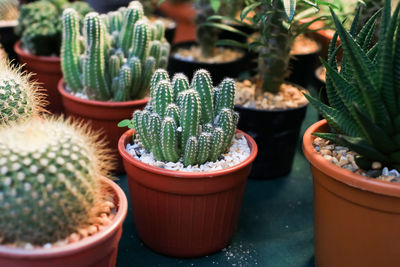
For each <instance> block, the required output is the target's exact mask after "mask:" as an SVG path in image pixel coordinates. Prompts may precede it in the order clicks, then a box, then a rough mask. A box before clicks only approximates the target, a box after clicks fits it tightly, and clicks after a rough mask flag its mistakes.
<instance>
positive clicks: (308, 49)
mask: <svg viewBox="0 0 400 267" xmlns="http://www.w3.org/2000/svg"><path fill="white" fill-rule="evenodd" d="M318 50H319V45H318V43H317V42H316V41H315V40H313V39H311V38H309V37H307V36H304V35H299V36H297V37H296V39H295V40H294V42H293V45H292V49H291V50H290V54H291V55H294V56H295V55H306V54H311V53H314V52H317V51H318Z"/></svg>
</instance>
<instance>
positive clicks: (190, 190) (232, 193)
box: [118, 130, 257, 257]
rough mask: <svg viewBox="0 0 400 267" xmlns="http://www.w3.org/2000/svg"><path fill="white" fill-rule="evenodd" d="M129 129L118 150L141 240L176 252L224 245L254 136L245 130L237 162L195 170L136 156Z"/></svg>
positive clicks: (254, 151)
mask: <svg viewBox="0 0 400 267" xmlns="http://www.w3.org/2000/svg"><path fill="white" fill-rule="evenodd" d="M239 132H240V131H239ZM132 133H133V130H129V131H127V132H125V133H124V134H123V135H122V137H121V138H120V140H119V143H118V149H119V152H120V153H121V155H122V157H123V161H124V166H125V170H126V172H127V175H128V183H129V192H130V196H131V203H132V210H133V216H134V220H135V224H136V230H137V232H138V235H139V236H140V238H141V239H142V240H143V242H144V243H145V244H146V245H147V246H149V247H150V248H151V249H153V250H154V251H156V252H159V253H162V254H166V255H169V256H175V257H197V256H203V255H207V254H210V253H213V252H216V251H218V250H220V249H222V248H224V247H226V246H227V245H228V244H229V242H230V240H231V239H232V236H233V233H234V231H235V228H236V225H237V221H238V219H239V213H240V208H241V205H242V198H243V193H244V190H245V187H246V180H247V176H248V174H249V172H250V169H251V163H252V162H253V161H254V159H255V157H256V155H257V145H256V143H255V142H254V140H253V139H252V138H251V137H250V136H248V135H247V134H244V135H245V137H246V140H247V142H248V144H249V146H250V149H251V154H250V156H249V157H248V158H247V159H246V160H244V161H243V162H241V163H239V164H237V165H236V166H233V167H230V168H227V169H224V170H219V171H215V172H203V173H193V172H178V171H171V170H166V169H161V168H157V167H153V166H150V165H147V164H145V163H143V162H141V161H139V160H137V159H135V158H134V157H132V156H131V155H130V154H129V153H128V152H127V151H126V149H125V147H126V145H127V143H128V142H130V140H131V138H132ZM241 133H242V132H241Z"/></svg>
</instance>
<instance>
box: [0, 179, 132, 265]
mask: <svg viewBox="0 0 400 267" xmlns="http://www.w3.org/2000/svg"><path fill="white" fill-rule="evenodd" d="M102 181H103V182H104V184H105V185H106V186H107V187H106V188H107V190H108V191H109V192H110V194H111V195H112V196H113V198H114V202H115V205H116V206H117V207H118V211H117V214H116V215H115V217H114V219H113V220H112V222H111V224H110V225H108V226H107V227H105V229H103V230H102V231H101V232H99V233H97V234H95V235H93V236H90V237H87V238H84V239H82V240H81V241H79V242H76V243H72V244H69V245H66V246H63V247H57V248H50V249H34V250H27V249H22V248H11V247H7V246H0V266H4V267H54V266H57V267H72V266H73V267H89V266H91V267H111V266H115V263H116V260H117V252H118V243H119V240H120V238H121V234H122V223H123V221H124V219H125V216H126V213H127V210H128V201H127V199H126V196H125V194H124V192H123V191H122V189H121V188H120V187H119V186H118V185H117V184H116V183H114V182H113V181H111V180H109V179H107V178H102ZM27 227H29V226H27Z"/></svg>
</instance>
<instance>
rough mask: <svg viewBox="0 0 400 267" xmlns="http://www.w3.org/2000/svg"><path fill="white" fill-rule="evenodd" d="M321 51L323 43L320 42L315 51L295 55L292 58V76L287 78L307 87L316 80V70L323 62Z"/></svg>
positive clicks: (290, 64) (290, 66)
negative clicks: (321, 60) (320, 57)
mask: <svg viewBox="0 0 400 267" xmlns="http://www.w3.org/2000/svg"><path fill="white" fill-rule="evenodd" d="M320 51H321V45H320V44H318V50H316V51H314V52H313V53H309V54H302V55H294V56H293V57H292V58H291V59H290V63H289V68H290V76H289V78H288V79H287V80H288V81H289V82H292V83H295V84H298V85H301V86H303V87H306V88H307V87H309V86H310V85H312V84H313V81H314V72H315V70H316V69H317V68H318V66H319V65H320V64H321V63H320V61H319V53H320Z"/></svg>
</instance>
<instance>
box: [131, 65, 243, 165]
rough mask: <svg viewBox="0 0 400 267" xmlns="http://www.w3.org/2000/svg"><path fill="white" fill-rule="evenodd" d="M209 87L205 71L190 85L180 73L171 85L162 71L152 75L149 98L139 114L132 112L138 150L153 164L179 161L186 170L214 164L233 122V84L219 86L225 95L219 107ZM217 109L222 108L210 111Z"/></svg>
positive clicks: (227, 143)
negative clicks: (148, 153)
mask: <svg viewBox="0 0 400 267" xmlns="http://www.w3.org/2000/svg"><path fill="white" fill-rule="evenodd" d="M209 85H212V81H211V77H210V75H209V73H208V72H207V71H205V70H199V71H197V72H196V74H195V75H194V77H193V80H192V83H191V85H190V86H189V81H188V79H187V78H186V76H184V75H183V74H176V75H175V76H174V77H173V79H172V82H170V79H169V77H168V74H167V73H166V72H165V71H164V70H160V69H159V70H157V71H156V72H155V73H154V75H153V77H152V82H151V94H150V95H151V99H150V101H149V103H148V105H147V106H146V108H145V110H144V111H135V113H134V114H133V118H132V121H133V128H134V129H136V133H137V136H138V137H139V138H140V140H141V142H142V144H143V146H144V147H145V149H146V150H147V151H151V152H152V153H153V156H154V158H155V159H156V160H160V161H168V162H177V161H179V160H181V158H182V161H183V164H184V165H185V166H188V165H196V164H203V163H205V162H207V161H216V160H218V158H219V156H220V155H221V153H224V152H225V151H226V150H227V148H228V147H229V146H230V145H231V142H232V139H233V135H234V133H235V130H236V125H237V123H238V114H237V113H235V112H234V111H233V104H231V101H233V100H232V99H233V98H234V94H235V87H234V86H235V84H234V83H232V80H231V79H225V80H224V81H223V82H222V83H221V88H223V90H224V92H221V97H220V98H218V99H219V100H218V101H219V103H216V102H215V100H214V97H213V96H214V92H213V87H212V86H209ZM231 85H233V87H231ZM215 99H217V98H215ZM217 106H219V107H221V109H220V110H219V111H218V112H215V110H214V109H215V107H217ZM214 114H215V115H214ZM143 118H145V119H143ZM204 118H205V119H204Z"/></svg>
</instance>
